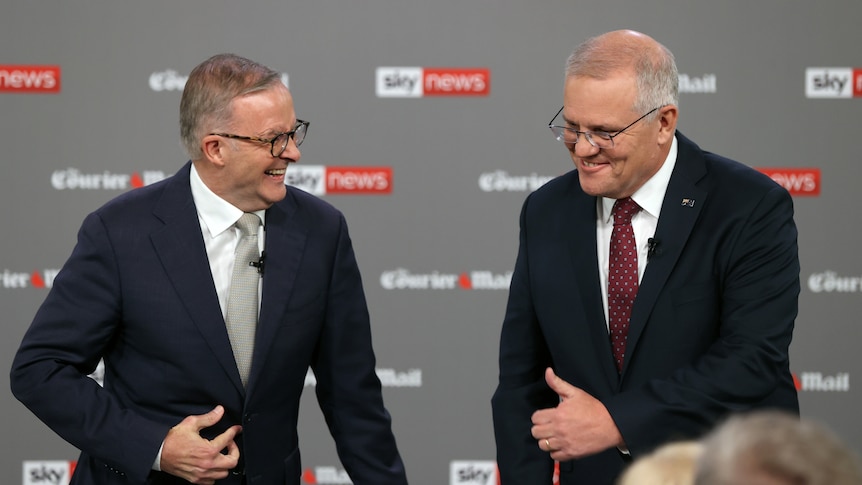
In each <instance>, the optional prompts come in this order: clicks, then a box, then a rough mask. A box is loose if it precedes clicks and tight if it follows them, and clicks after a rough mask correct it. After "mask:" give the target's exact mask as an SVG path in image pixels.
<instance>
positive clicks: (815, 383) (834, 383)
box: [793, 372, 850, 392]
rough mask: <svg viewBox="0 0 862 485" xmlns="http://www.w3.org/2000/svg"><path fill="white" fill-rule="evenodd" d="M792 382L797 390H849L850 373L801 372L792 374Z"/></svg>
mask: <svg viewBox="0 0 862 485" xmlns="http://www.w3.org/2000/svg"><path fill="white" fill-rule="evenodd" d="M793 384H795V385H796V390H797V391H815V392H850V373H849V372H839V373H837V374H833V375H826V374H823V373H822V372H802V373H800V374H799V375H797V374H793Z"/></svg>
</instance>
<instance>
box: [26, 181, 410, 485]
mask: <svg viewBox="0 0 862 485" xmlns="http://www.w3.org/2000/svg"><path fill="white" fill-rule="evenodd" d="M189 168H190V164H186V166H185V167H184V168H183V169H182V170H180V171H179V172H178V173H177V174H176V175H175V176H173V177H171V178H169V179H167V180H164V181H162V182H160V183H157V184H154V185H151V186H148V187H145V188H141V189H136V190H134V191H131V192H128V193H126V194H124V195H122V196H120V197H118V198H116V199H115V200H113V201H111V202H109V203H108V204H106V205H105V206H104V207H102V208H100V209H98V210H97V211H95V212H94V213H92V214H90V215H89V216H88V217H87V218H86V220H85V221H84V223H83V225H82V227H81V230H80V232H79V235H78V243H77V245H76V247H75V249H74V251H73V252H72V255H71V257H70V258H69V260H68V261H67V262H66V264H65V265H64V267H63V269H62V270H61V271H60V273H59V274H58V275H57V277H56V279H55V280H54V285H53V288H52V289H51V291H50V293H49V294H48V296H47V298H46V300H45V302H44V303H43V305H42V306H41V307H40V309H39V311H38V313H37V314H36V317H35V319H34V321H33V323H32V325H31V327H30V329H29V330H28V332H27V334H26V335H25V337H24V340H23V342H22V344H21V347H20V349H19V351H18V353H17V355H16V356H15V360H14V362H13V367H12V372H11V384H12V389H13V392H14V393H15V395H16V396H17V397H18V398H19V399H20V400H21V401H22V402H23V403H24V404H25V405H27V407H29V408H30V409H31V410H32V411H33V412H34V413H35V414H36V415H37V416H38V417H39V418H40V419H42V420H43V421H44V422H45V423H47V424H48V425H49V426H50V427H51V428H52V429H54V430H55V431H56V432H57V433H58V434H60V435H61V436H62V437H63V438H65V439H66V440H67V441H69V442H70V443H72V444H73V445H74V446H76V447H78V448H79V449H81V450H82V453H81V457H80V460H79V462H78V465H77V469H76V471H75V476H74V479H73V483H81V484H88V485H92V484H130V483H148V484H167V483H180V480H179V479H176V478H174V477H170V476H168V475H167V474H165V473H161V472H151V471H150V468H151V466H152V464H153V460H154V458H155V456H156V453H157V451H158V449H159V446H160V444H161V442H162V440H163V439H164V437H165V435H166V434H167V432H168V429H169V428H170V427H171V426H174V425H176V424H177V423H179V422H180V421H181V420H182V419H183V418H184V417H185V416H188V415H195V414H202V413H204V412H207V411H209V410H210V409H212V408H213V407H214V406H215V405H216V404H222V405H223V406H224V407H225V408H226V413H225V417H224V418H223V419H222V421H221V422H220V423H218V425H216V426H214V427H212V428H211V429H206V430H204V435H206V436H208V437H211V436H215V435H216V434H218V433H220V432H222V431H223V430H225V429H227V428H228V427H229V426H231V425H234V424H241V425H242V426H243V432H242V434H241V435H239V437H238V440H237V441H238V444H240V448H241V455H242V464H241V466H240V468H242V470H243V472H244V473H245V477H246V479H247V483H249V484H253V483H258V484H275V483H279V484H281V483H284V484H299V479H300V475H301V467H300V457H299V448H298V438H297V431H296V425H297V416H298V412H299V398H300V394H301V393H302V390H303V385H304V381H305V376H306V371H307V369H308V368H309V366H310V367H311V368H313V370H314V373H315V376H316V378H317V388H316V392H317V397H318V401H319V403H320V408H321V410H322V411H323V414H324V416H325V418H326V422H327V423H328V425H329V429H330V432H331V433H332V435H333V437H334V439H335V442H336V444H337V448H338V453H339V456H340V458H341V460H342V463H343V465H344V467H345V469H346V470H347V472H348V473H349V474H350V476H351V477H352V478H353V481H354V483H357V484H362V483H364V484H373V485H378V484H404V483H406V479H405V475H404V469H403V465H402V462H401V458H400V456H399V454H398V451H397V449H396V445H395V440H394V437H393V436H392V433H391V430H390V418H389V415H388V413H387V412H386V410H385V409H384V406H383V403H382V398H381V388H380V381H379V380H378V378H377V376H376V374H375V358H374V354H373V351H372V347H371V332H370V326H369V317H368V311H367V308H366V303H365V296H364V293H363V289H362V282H361V279H360V274H359V270H358V267H357V264H356V261H355V259H354V254H353V249H352V245H351V242H350V237H349V236H348V232H347V226H346V223H345V220H344V218H343V216H342V214H341V213H340V212H338V211H337V210H335V209H334V208H333V207H332V206H330V205H329V204H326V203H325V202H323V201H321V200H319V199H317V198H315V197H313V196H311V195H308V194H306V193H304V192H302V191H300V190H297V189H294V188H292V187H289V188H288V192H287V196H286V197H285V199H284V200H282V201H281V202H279V203H277V204H275V205H273V206H272V207H270V208H269V209H268V210H267V213H266V227H265V231H266V232H265V234H266V242H265V248H266V252H267V258H266V269H265V272H264V275H263V290H262V294H261V310H260V319H259V320H260V321H259V323H258V327H257V334H256V337H255V351H254V361H253V364H252V368H251V372H250V376H249V382H248V387H247V389H243V385H242V383H241V381H240V376H239V372H238V370H237V367H236V364H235V361H234V358H233V354H232V352H231V347H230V341H229V339H228V335H227V330H226V328H225V323H224V319H223V317H222V313H221V311H220V307H219V302H218V298H217V296H216V291H215V287H214V284H213V280H212V275H211V272H210V267H209V263H208V259H207V255H206V250H205V248H204V242H203V236H202V234H201V229H200V223H199V222H198V216H197V211H196V208H195V205H194V202H193V199H192V195H191V189H190V186H189V173H190V171H189ZM100 358H104V361H105V363H106V372H105V386H104V388H101V387H99V386H98V385H97V384H96V382H94V381H93V380H92V379H89V378H87V377H86V376H87V374H88V373H90V372H92V371H93V370H94V369H95V367H96V365H97V363H98V362H99V360H100ZM240 478H241V477H239V476H231V477H229V478H228V479H226V480H224V481H223V482H219V483H238V480H239V479H240Z"/></svg>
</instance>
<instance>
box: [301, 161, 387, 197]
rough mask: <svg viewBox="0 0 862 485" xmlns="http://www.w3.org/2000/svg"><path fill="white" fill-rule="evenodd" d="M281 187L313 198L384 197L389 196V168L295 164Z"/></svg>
mask: <svg viewBox="0 0 862 485" xmlns="http://www.w3.org/2000/svg"><path fill="white" fill-rule="evenodd" d="M284 183H286V184H287V185H290V186H293V187H296V188H298V189H302V190H304V191H306V192H308V193H310V194H313V195H343V194H350V195H385V194H391V193H392V167H328V166H326V165H300V164H295V165H291V166H290V168H288V170H287V174H286V175H285V178H284Z"/></svg>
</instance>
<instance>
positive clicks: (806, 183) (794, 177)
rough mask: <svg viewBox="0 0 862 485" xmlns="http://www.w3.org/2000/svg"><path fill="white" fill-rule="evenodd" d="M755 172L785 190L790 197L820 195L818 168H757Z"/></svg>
mask: <svg viewBox="0 0 862 485" xmlns="http://www.w3.org/2000/svg"><path fill="white" fill-rule="evenodd" d="M757 170H758V171H759V172H761V173H763V174H766V175H768V176H769V178H771V179H772V180H774V181H775V182H776V183H778V185H780V186H782V187H784V188H785V189H787V191H788V192H790V195H794V196H796V195H801V196H810V197H817V196H819V195H820V169H819V168H758V169H757Z"/></svg>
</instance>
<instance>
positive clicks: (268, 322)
mask: <svg viewBox="0 0 862 485" xmlns="http://www.w3.org/2000/svg"><path fill="white" fill-rule="evenodd" d="M287 190H288V194H287V197H285V199H284V201H282V202H280V203H279V204H276V205H273V206H272V207H270V208H269V209H268V210H267V211H266V242H265V244H264V248H265V251H266V266H265V270H264V273H263V290H262V293H261V306H260V318H259V319H258V324H257V334H256V335H255V344H254V345H255V346H254V361H253V362H252V367H251V372H250V375H249V382H248V386H249V388H251V386H253V385H254V383H255V380H256V375H257V374H258V373H260V371H262V370H263V368H264V363H265V362H266V359H267V355H268V354H269V352H270V348H271V344H272V341H273V340H274V338H275V334H276V332H277V331H278V327H279V326H280V325H281V324H282V321H283V319H284V314H285V312H286V308H287V303H288V302H289V301H290V295H291V293H292V292H293V289H294V287H295V285H296V277H297V274H298V273H299V265H300V263H301V261H302V256H303V252H304V251H305V245H306V238H307V234H308V225H307V224H306V221H304V220H303V218H301V217H297V210H298V207H297V203H296V199H294V198H293V197H292V194H291V192H290V191H291V189H290V187H288V189H287Z"/></svg>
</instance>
